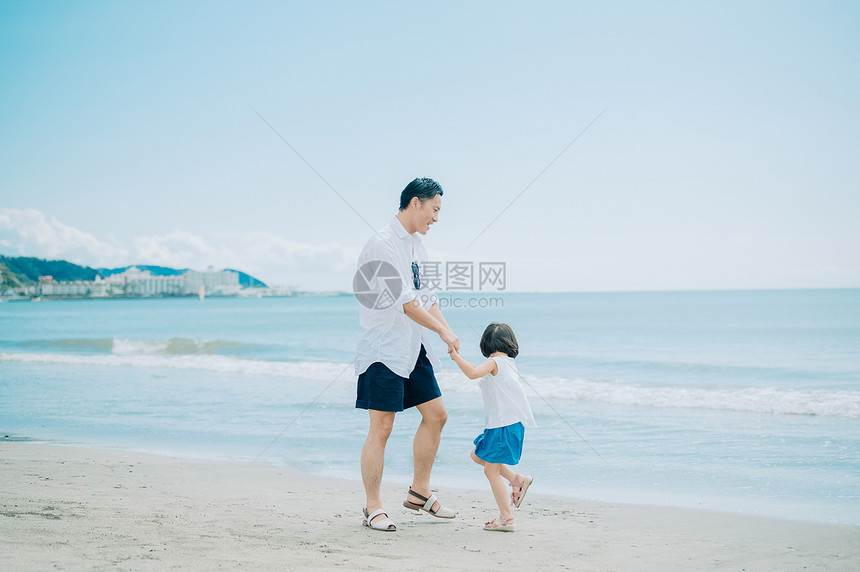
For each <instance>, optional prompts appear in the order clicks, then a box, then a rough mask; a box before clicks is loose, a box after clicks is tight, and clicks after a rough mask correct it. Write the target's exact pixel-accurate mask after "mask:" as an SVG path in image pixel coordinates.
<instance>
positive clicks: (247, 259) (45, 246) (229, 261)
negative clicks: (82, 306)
mask: <svg viewBox="0 0 860 572" xmlns="http://www.w3.org/2000/svg"><path fill="white" fill-rule="evenodd" d="M0 253H3V254H7V255H12V256H34V257H37V258H47V259H52V260H56V259H62V260H68V261H70V262H74V263H76V264H82V265H85V266H92V267H96V268H101V267H107V268H112V267H119V266H127V265H130V264H153V265H159V266H170V267H173V268H191V269H194V270H205V269H206V268H208V267H209V266H213V267H215V269H217V270H220V269H223V268H232V269H235V270H241V271H242V272H247V273H248V274H251V275H253V276H255V277H257V278H259V279H260V280H263V281H264V282H267V283H269V284H272V285H275V284H284V285H291V286H294V287H298V288H302V289H312V290H348V289H349V288H350V287H351V284H352V274H353V272H354V271H355V260H356V258H357V257H358V247H344V246H341V245H339V244H336V243H327V244H308V243H303V242H297V241H293V240H289V239H287V238H285V237H283V236H279V235H277V234H274V233H271V232H265V231H253V232H222V233H217V234H213V235H210V236H201V235H198V234H194V233H191V232H187V231H183V230H176V231H173V232H170V233H167V234H161V235H150V236H138V237H134V238H132V239H131V246H130V248H126V247H124V246H122V245H120V244H119V243H118V242H117V240H116V239H114V238H113V237H108V238H106V239H100V238H98V237H96V236H93V235H92V234H89V233H87V232H84V231H82V230H79V229H77V228H74V227H72V226H68V225H66V224H63V223H61V222H60V221H58V220H57V219H56V218H55V217H53V216H46V215H45V214H44V213H42V212H41V211H38V210H36V209H26V210H19V209H0Z"/></svg>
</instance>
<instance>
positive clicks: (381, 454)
mask: <svg viewBox="0 0 860 572" xmlns="http://www.w3.org/2000/svg"><path fill="white" fill-rule="evenodd" d="M368 413H370V429H369V430H368V432H367V439H366V440H365V441H364V447H363V448H362V449H361V480H362V481H363V482H364V493H365V495H366V496H367V507H366V508H367V512H368V514H369V513H371V512H373V511H375V510H376V509H378V508H382V498H381V497H380V495H379V487H380V485H381V484H382V467H383V465H384V463H385V444H386V443H387V442H388V436H389V435H391V429H392V428H393V427H394V411H376V410H375V409H369V410H368ZM379 518H385V516H384V515H379V516H377V517H376V518H375V519H373V520H377V519H379Z"/></svg>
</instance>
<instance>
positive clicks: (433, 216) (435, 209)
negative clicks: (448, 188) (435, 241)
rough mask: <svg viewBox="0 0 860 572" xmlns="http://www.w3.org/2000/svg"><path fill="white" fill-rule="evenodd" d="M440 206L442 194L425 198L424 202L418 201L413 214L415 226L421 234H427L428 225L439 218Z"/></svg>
mask: <svg viewBox="0 0 860 572" xmlns="http://www.w3.org/2000/svg"><path fill="white" fill-rule="evenodd" d="M441 208H442V195H436V196H435V197H433V198H432V199H427V200H426V201H424V204H421V202H420V201H419V207H418V209H417V211H416V214H415V219H414V221H415V228H416V230H417V232H420V233H421V234H427V231H428V230H430V225H431V224H433V223H435V222H436V221H438V220H439V210H440V209H441Z"/></svg>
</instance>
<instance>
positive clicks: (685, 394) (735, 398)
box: [0, 344, 860, 418]
mask: <svg viewBox="0 0 860 572" xmlns="http://www.w3.org/2000/svg"><path fill="white" fill-rule="evenodd" d="M154 347H155V346H154V345H152V346H146V345H145V344H144V347H143V350H141V351H144V352H147V353H143V354H141V353H132V350H135V345H134V344H132V345H130V346H129V348H130V349H129V350H128V351H127V353H122V354H116V353H115V354H113V355H69V354H56V353H3V352H0V362H19V363H45V364H69V365H81V366H88V365H91V366H115V367H135V368H140V367H147V368H164V369H185V370H204V371H215V372H222V373H231V374H247V375H264V376H273V377H283V378H289V379H301V380H313V381H317V380H318V381H334V380H337V379H339V380H341V381H348V380H354V379H355V374H354V372H353V365H352V364H351V363H350V364H347V363H330V362H280V361H263V360H249V359H242V358H236V357H231V356H222V355H212V354H201V355H153V354H152V353H148V352H150V351H151V350H152V349H153V348H154ZM135 351H137V350H135ZM438 380H439V385H440V386H441V388H442V390H443V392H445V393H459V394H468V395H473V396H476V395H478V394H479V393H480V390H479V389H478V387H477V384H476V383H475V382H474V381H471V380H469V379H467V378H466V377H465V376H463V375H462V374H460V373H459V372H452V371H443V372H440V373H439V375H438ZM522 381H523V384H524V385H525V389H526V394H527V395H528V396H529V399H530V400H532V403H533V404H535V405H536V404H538V403H540V402H541V401H544V400H545V401H547V402H549V403H555V402H556V401H558V400H565V401H596V402H603V403H610V404H616V405H630V406H644V407H671V408H685V409H709V410H722V411H747V412H755V413H769V414H789V415H821V416H829V417H849V418H860V391H847V390H846V391H825V390H811V391H798V390H794V389H779V388H775V387H765V388H754V387H714V388H705V387H682V386H646V385H635V384H623V383H607V382H595V381H589V380H584V379H566V378H562V377H540V376H528V375H526V376H523V377H522Z"/></svg>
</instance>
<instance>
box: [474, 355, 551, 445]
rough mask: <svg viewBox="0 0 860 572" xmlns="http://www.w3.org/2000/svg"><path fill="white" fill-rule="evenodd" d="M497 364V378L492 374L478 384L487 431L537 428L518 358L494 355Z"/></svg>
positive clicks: (493, 358)
mask: <svg viewBox="0 0 860 572" xmlns="http://www.w3.org/2000/svg"><path fill="white" fill-rule="evenodd" d="M490 359H492V360H494V361H495V362H496V366H497V367H498V371H497V372H496V375H492V374H490V373H488V374H487V375H485V376H484V377H482V378H481V379H480V380H479V381H478V386H479V387H480V388H481V395H482V396H483V398H484V418H485V419H484V420H485V423H486V428H487V429H495V428H496V427H506V426H508V425H513V424H514V423H522V424H523V426H525V427H537V423H535V418H534V416H533V415H532V408H531V407H530V406H529V400H528V399H527V398H526V393H525V391H523V388H522V386H521V385H520V380H519V377H520V376H519V373H518V372H517V365H516V363H514V358H512V357H509V356H505V355H502V356H491V358H490Z"/></svg>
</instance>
